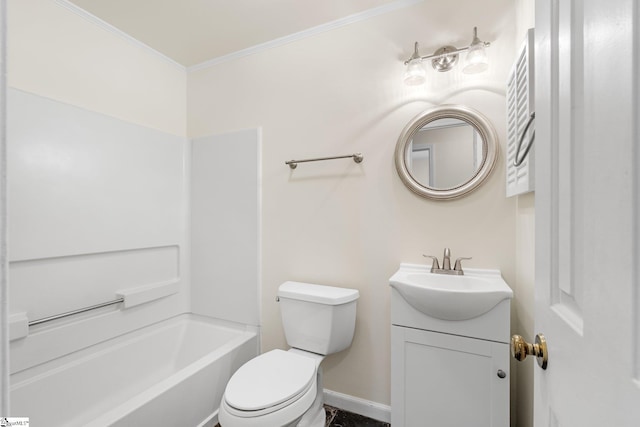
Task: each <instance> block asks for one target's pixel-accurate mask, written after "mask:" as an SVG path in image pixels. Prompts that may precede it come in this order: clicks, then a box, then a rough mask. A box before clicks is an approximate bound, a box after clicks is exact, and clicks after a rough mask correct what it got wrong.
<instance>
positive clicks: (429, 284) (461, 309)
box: [389, 263, 513, 320]
mask: <svg viewBox="0 0 640 427" xmlns="http://www.w3.org/2000/svg"><path fill="white" fill-rule="evenodd" d="M430 270H431V267H430V266H426V265H418V264H405V263H403V264H400V269H399V270H398V271H397V272H396V273H395V274H394V275H393V276H391V279H389V284H390V285H391V287H392V288H394V289H396V290H397V291H398V292H399V293H400V295H402V297H403V298H404V299H405V300H406V301H407V303H409V304H410V305H411V306H412V307H413V308H415V309H416V310H418V311H420V312H422V313H424V314H426V315H427V316H431V317H435V318H437V319H442V320H468V319H472V318H474V317H478V316H480V315H482V314H484V313H486V312H488V311H490V310H491V309H492V308H493V307H495V306H496V305H497V304H498V303H499V302H500V301H502V300H504V299H511V298H513V291H512V290H511V288H510V287H509V285H507V283H506V282H505V281H504V280H503V279H502V276H501V275H500V271H498V270H483V269H472V268H470V269H465V271H464V275H463V276H453V275H446V274H436V273H431V272H430Z"/></svg>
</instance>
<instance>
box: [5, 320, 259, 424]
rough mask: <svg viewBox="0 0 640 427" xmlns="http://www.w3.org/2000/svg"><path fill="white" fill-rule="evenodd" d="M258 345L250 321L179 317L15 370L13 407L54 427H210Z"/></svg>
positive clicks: (35, 420)
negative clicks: (234, 376) (228, 385)
mask: <svg viewBox="0 0 640 427" xmlns="http://www.w3.org/2000/svg"><path fill="white" fill-rule="evenodd" d="M256 346H257V336H256V334H255V332H251V331H247V330H246V328H244V327H242V326H239V325H236V324H233V323H230V322H223V321H216V320H212V319H209V318H205V317H202V316H195V315H189V314H184V315H179V316H176V317H173V318H171V319H168V320H164V321H162V322H159V323H156V324H154V325H151V326H147V327H145V328H142V329H139V330H136V331H133V332H130V333H127V334H124V335H122V336H119V337H116V338H113V339H111V340H108V341H105V342H102V343H100V344H96V345H94V346H92V347H89V348H86V349H84V350H81V351H77V352H74V353H71V354H68V355H66V356H63V357H61V358H58V359H55V360H51V361H49V362H47V363H44V364H42V365H38V366H34V367H32V368H29V369H26V370H24V371H21V372H18V373H15V374H14V375H13V376H12V386H11V407H12V412H13V413H14V414H28V416H29V418H30V422H31V423H32V424H33V425H43V426H44V425H46V426H50V427H56V426H83V427H103V426H107V425H129V426H145V425H148V426H151V425H157V426H160V425H168V426H178V425H184V426H198V425H205V424H206V423H208V422H213V421H215V420H217V411H218V405H219V402H220V399H221V398H222V393H223V392H224V386H225V384H226V383H227V381H228V379H229V377H230V376H231V373H233V372H234V371H235V370H236V369H238V368H239V367H240V365H242V364H243V363H244V362H246V361H247V360H249V359H251V358H252V357H253V356H254V355H255V349H256ZM60 390H64V393H60Z"/></svg>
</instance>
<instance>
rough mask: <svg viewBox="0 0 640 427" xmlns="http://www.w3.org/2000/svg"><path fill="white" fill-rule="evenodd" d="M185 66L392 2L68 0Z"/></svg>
mask: <svg viewBox="0 0 640 427" xmlns="http://www.w3.org/2000/svg"><path fill="white" fill-rule="evenodd" d="M68 1H69V2H70V3H73V4H75V5H76V6H78V7H80V8H81V9H83V10H85V11H87V12H89V13H90V14H92V15H94V16H96V17H98V18H100V19H101V20H103V21H105V22H107V23H108V24H110V25H112V26H114V27H116V28H117V29H119V30H121V31H123V32H124V33H127V34H128V35H130V36H131V37H133V38H135V39H137V40H139V41H141V42H142V43H144V44H146V45H148V46H150V47H151V48H153V49H155V50H157V51H158V52H160V53H162V54H164V55H165V56H167V57H169V58H171V59H173V60H174V61H176V62H178V63H179V64H182V65H184V66H185V67H189V66H193V65H196V64H200V63H202V62H205V61H208V60H211V59H215V58H219V57H221V56H224V55H228V54H231V53H233V52H237V51H240V50H243V49H247V48H250V47H253V46H256V45H259V44H262V43H266V42H269V41H273V40H275V39H279V38H281V37H285V36H288V35H291V34H295V33H298V32H301V31H304V30H308V29H310V28H313V27H316V26H319V25H323V24H327V23H329V22H332V21H335V20H338V19H341V18H344V17H347V16H350V15H354V14H358V13H362V12H364V11H367V10H369V9H373V8H376V7H379V6H383V5H388V4H391V3H398V2H399V1H398V0H321V1H318V0H314V1H311V0H179V1H177V0H68ZM405 2H406V1H405Z"/></svg>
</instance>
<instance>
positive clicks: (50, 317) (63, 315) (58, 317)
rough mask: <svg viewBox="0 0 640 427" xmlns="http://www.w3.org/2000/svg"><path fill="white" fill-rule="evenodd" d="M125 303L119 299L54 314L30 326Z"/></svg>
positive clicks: (32, 322)
mask: <svg viewBox="0 0 640 427" xmlns="http://www.w3.org/2000/svg"><path fill="white" fill-rule="evenodd" d="M121 302H124V297H122V298H118V299H116V300H113V301H108V302H103V303H100V304H96V305H92V306H90V307H84V308H79V309H77V310H72V311H67V312H66V313H60V314H54V315H53V316H49V317H43V318H42V319H37V320H33V321H31V322H29V326H35V325H39V324H41V323H45V322H50V321H52V320H57V319H61V318H63V317H68V316H73V315H74V314H80V313H84V312H85V311H91V310H95V309H98V308H102V307H107V306H109V305H114V304H119V303H121Z"/></svg>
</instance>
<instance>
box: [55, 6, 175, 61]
mask: <svg viewBox="0 0 640 427" xmlns="http://www.w3.org/2000/svg"><path fill="white" fill-rule="evenodd" d="M54 2H55V3H56V4H58V5H59V6H61V7H64V8H65V9H67V10H69V11H71V12H73V13H75V14H76V15H78V16H80V17H81V18H83V19H85V20H86V21H89V22H91V23H92V24H95V25H97V26H98V27H100V28H102V29H103V30H106V31H108V32H110V33H111V34H114V35H116V36H118V37H120V38H121V39H123V40H125V41H126V42H128V43H129V44H131V45H133V46H135V47H138V48H140V49H143V50H145V51H147V52H149V53H150V54H152V55H154V56H156V57H157V58H159V59H161V60H163V61H165V62H166V63H168V64H170V65H172V66H174V67H176V68H177V69H179V70H182V71H185V70H186V69H187V68H186V67H185V66H184V65H182V64H180V63H178V62H176V61H174V60H173V59H171V58H169V57H168V56H166V55H165V54H163V53H160V52H158V51H157V50H155V49H154V48H152V47H151V46H149V45H147V44H144V43H142V42H141V41H140V40H138V39H135V38H133V37H131V36H130V35H129V34H127V33H125V32H124V31H122V30H120V29H118V28H116V27H114V26H113V25H111V24H109V23H108V22H105V21H103V20H102V19H100V18H98V17H97V16H95V15H92V14H91V13H89V12H87V11H86V10H84V9H82V8H80V7H78V6H77V5H75V4H73V3H71V2H70V1H69V0H54Z"/></svg>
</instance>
